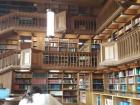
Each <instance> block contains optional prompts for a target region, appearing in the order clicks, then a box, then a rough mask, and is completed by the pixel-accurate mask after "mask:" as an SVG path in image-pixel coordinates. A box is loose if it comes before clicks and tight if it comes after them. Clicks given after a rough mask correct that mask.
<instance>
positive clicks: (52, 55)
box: [43, 52, 99, 70]
mask: <svg viewBox="0 0 140 105" xmlns="http://www.w3.org/2000/svg"><path fill="white" fill-rule="evenodd" d="M97 55H98V53H97V52H96V53H88V52H44V55H43V56H44V57H43V63H44V65H47V66H56V67H61V68H66V67H67V68H73V67H74V68H77V69H78V68H79V69H80V68H82V69H89V70H90V69H95V68H96V67H97V62H98V60H99V58H98V56H97Z"/></svg>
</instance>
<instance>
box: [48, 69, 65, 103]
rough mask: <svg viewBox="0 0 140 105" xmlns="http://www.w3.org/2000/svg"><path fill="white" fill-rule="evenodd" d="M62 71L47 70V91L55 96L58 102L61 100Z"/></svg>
mask: <svg viewBox="0 0 140 105" xmlns="http://www.w3.org/2000/svg"><path fill="white" fill-rule="evenodd" d="M62 80H63V72H62V71H61V72H51V71H50V72H48V93H49V94H52V95H53V96H54V97H56V98H57V99H58V100H59V101H60V102H62V101H63V100H62V99H63V84H62Z"/></svg>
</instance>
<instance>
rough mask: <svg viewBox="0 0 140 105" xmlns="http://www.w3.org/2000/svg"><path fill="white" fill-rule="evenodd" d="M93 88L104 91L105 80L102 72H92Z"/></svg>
mask: <svg viewBox="0 0 140 105" xmlns="http://www.w3.org/2000/svg"><path fill="white" fill-rule="evenodd" d="M92 90H93V91H103V90H104V82H103V74H102V73H93V74H92Z"/></svg>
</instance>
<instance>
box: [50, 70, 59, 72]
mask: <svg viewBox="0 0 140 105" xmlns="http://www.w3.org/2000/svg"><path fill="white" fill-rule="evenodd" d="M50 72H60V70H50Z"/></svg>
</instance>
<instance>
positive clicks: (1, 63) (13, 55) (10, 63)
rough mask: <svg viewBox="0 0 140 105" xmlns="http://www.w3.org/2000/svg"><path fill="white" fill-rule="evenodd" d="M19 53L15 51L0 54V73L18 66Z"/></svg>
mask: <svg viewBox="0 0 140 105" xmlns="http://www.w3.org/2000/svg"><path fill="white" fill-rule="evenodd" d="M19 57H20V53H19V51H16V50H9V51H4V52H2V53H1V54H0V73H1V72H4V71H6V70H9V69H12V68H13V67H17V66H19V65H20V58H19Z"/></svg>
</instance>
